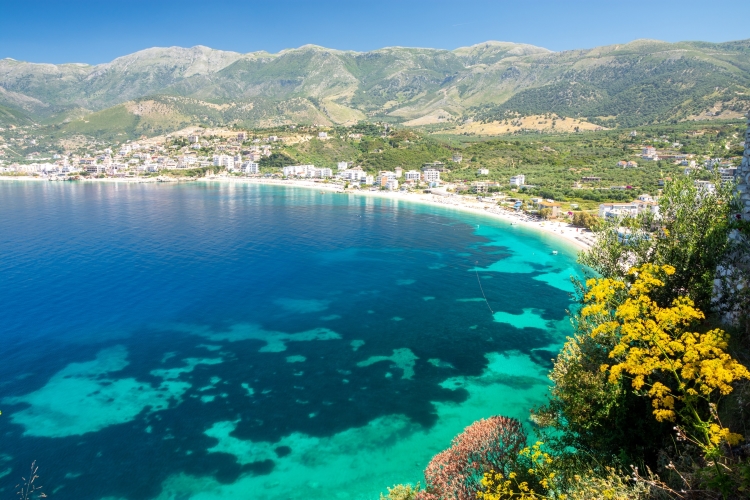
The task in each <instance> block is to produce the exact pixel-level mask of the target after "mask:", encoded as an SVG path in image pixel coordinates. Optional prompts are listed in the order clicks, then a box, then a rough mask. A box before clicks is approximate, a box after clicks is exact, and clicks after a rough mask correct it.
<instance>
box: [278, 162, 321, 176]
mask: <svg viewBox="0 0 750 500" xmlns="http://www.w3.org/2000/svg"><path fill="white" fill-rule="evenodd" d="M282 171H283V173H284V176H285V177H290V176H292V175H299V176H303V177H306V176H307V172H308V171H315V165H289V166H288V167H284V168H283V169H282Z"/></svg>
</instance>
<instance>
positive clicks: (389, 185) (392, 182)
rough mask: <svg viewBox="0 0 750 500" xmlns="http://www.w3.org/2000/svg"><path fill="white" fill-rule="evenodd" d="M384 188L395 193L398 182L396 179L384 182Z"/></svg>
mask: <svg viewBox="0 0 750 500" xmlns="http://www.w3.org/2000/svg"><path fill="white" fill-rule="evenodd" d="M385 188H386V189H388V190H390V191H395V190H397V189H398V181H397V180H396V179H393V180H390V181H388V182H386V184H385Z"/></svg>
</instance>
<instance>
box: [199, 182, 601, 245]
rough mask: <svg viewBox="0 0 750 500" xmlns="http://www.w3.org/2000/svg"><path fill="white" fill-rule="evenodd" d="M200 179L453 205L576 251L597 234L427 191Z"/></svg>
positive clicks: (451, 206) (446, 205)
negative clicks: (532, 231)
mask: <svg viewBox="0 0 750 500" xmlns="http://www.w3.org/2000/svg"><path fill="white" fill-rule="evenodd" d="M198 182H236V183H242V184H266V185H273V186H286V187H298V188H304V189H317V190H319V191H328V192H332V193H342V194H348V195H355V196H371V197H378V198H387V199H391V200H398V201H406V202H411V203H420V204H422V205H431V206H438V207H442V208H451V209H454V210H458V211H461V212H466V213H471V214H474V215H483V216H486V217H490V218H492V219H495V220H501V221H503V222H507V223H509V224H511V225H513V226H519V227H523V228H526V229H532V230H535V231H537V232H539V233H542V234H545V235H549V236H553V237H555V238H556V239H557V240H558V241H561V242H563V243H565V244H568V245H569V246H571V247H573V248H574V249H575V250H576V252H582V251H586V250H588V249H589V248H591V246H592V244H593V243H594V236H593V233H591V232H590V231H585V230H577V228H574V227H572V226H571V225H570V224H567V223H562V222H550V221H539V220H534V219H531V218H529V217H528V216H525V215H524V214H519V213H515V212H510V211H508V210H505V209H503V208H500V207H499V206H497V205H488V204H486V203H482V202H480V201H477V200H468V199H456V198H453V197H444V196H440V195H434V194H425V193H402V192H394V191H369V190H346V191H345V190H343V189H342V188H341V186H338V185H336V184H325V183H322V182H314V181H305V180H271V179H259V178H252V177H207V178H202V179H198Z"/></svg>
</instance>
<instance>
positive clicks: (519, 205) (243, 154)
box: [0, 126, 744, 219]
mask: <svg viewBox="0 0 750 500" xmlns="http://www.w3.org/2000/svg"><path fill="white" fill-rule="evenodd" d="M367 132H369V135H370V136H375V137H377V136H380V137H378V138H379V139H382V138H387V136H388V133H389V130H388V127H385V129H384V131H383V132H380V131H379V129H377V128H376V129H375V130H373V129H372V127H371V128H370V129H368V130H367V131H365V133H362V132H360V131H344V132H342V131H340V130H339V131H338V134H339V136H338V137H336V136H335V135H334V134H335V133H336V132H335V131H331V130H328V131H324V130H320V129H319V127H299V129H298V127H295V126H288V127H286V128H284V129H280V130H278V131H276V132H275V133H271V134H268V135H265V134H261V135H259V134H258V133H257V132H255V133H253V132H250V131H232V130H229V129H218V130H206V129H202V128H201V127H192V128H191V129H188V130H186V131H182V132H176V133H173V134H170V135H166V136H162V137H155V138H147V137H145V136H142V137H141V138H140V139H138V140H126V141H124V142H120V143H116V144H107V143H106V142H105V141H101V140H100V141H94V140H89V141H88V143H86V144H85V145H84V146H82V145H81V144H78V145H77V146H71V147H70V148H69V149H64V150H59V149H58V151H56V152H53V153H52V154H49V155H44V154H43V153H42V152H40V151H31V152H29V153H27V154H26V155H25V156H24V158H23V160H21V161H14V162H12V163H6V162H5V161H4V160H3V156H5V157H7V156H11V154H9V153H13V152H16V155H15V156H16V157H18V153H17V152H18V151H19V150H22V149H21V148H19V146H22V147H26V148H27V149H28V148H31V149H34V146H36V145H37V141H42V140H43V139H44V138H35V137H34V136H33V135H32V134H30V133H28V132H22V131H21V130H18V129H15V130H14V129H9V130H5V129H3V130H0V134H2V133H5V134H7V135H12V138H9V139H8V140H5V139H4V138H3V137H2V135H0V175H1V176H5V177H31V178H37V179H45V180H50V181H53V180H100V179H102V180H117V179H120V180H124V181H136V182H171V181H179V180H195V179H198V178H212V179H215V178H227V179H248V180H251V179H256V180H257V179H263V180H268V181H273V180H275V181H287V182H294V181H301V180H304V181H308V182H316V183H323V184H327V185H329V186H330V187H334V186H335V187H337V188H338V189H341V190H369V191H388V192H399V193H422V192H428V193H430V194H432V195H434V196H439V197H443V198H445V199H446V201H447V198H449V197H461V198H467V199H474V198H476V199H477V200H479V201H481V202H482V205H483V206H484V207H490V206H495V205H499V206H501V207H503V208H505V209H507V210H512V211H523V212H525V213H527V214H529V215H533V216H538V217H541V218H544V219H573V217H574V215H575V214H576V212H579V211H587V212H589V213H591V214H592V215H596V216H598V217H601V218H603V217H614V216H623V215H631V216H632V215H637V214H638V213H641V212H642V211H644V210H651V209H653V207H654V206H656V199H657V198H658V193H659V189H660V188H662V187H663V185H664V182H667V181H668V180H669V179H670V178H671V177H669V176H664V177H663V178H660V179H658V181H657V183H656V186H653V188H655V189H644V188H643V186H642V187H641V188H638V187H634V186H632V185H629V184H619V185H618V184H615V185H610V186H607V187H603V186H602V183H603V178H602V177H601V176H598V175H581V176H580V178H579V179H578V180H576V181H573V182H572V186H571V188H570V189H573V190H576V191H577V193H581V194H582V195H584V199H583V200H573V199H565V198H566V197H563V196H559V195H557V196H556V193H549V192H547V191H549V190H548V189H546V188H545V187H544V186H537V185H535V184H532V183H527V174H526V173H521V172H518V173H514V174H513V175H508V176H507V177H506V178H505V179H501V178H500V179H499V178H498V176H497V175H492V174H494V173H496V172H495V171H494V170H493V169H490V168H488V166H487V165H482V164H481V163H480V164H478V165H477V168H475V169H473V170H471V171H467V170H466V168H467V167H466V165H467V164H473V163H474V162H471V161H470V160H469V161H467V160H468V159H466V160H465V159H464V155H463V154H462V151H460V150H457V151H453V152H452V153H451V154H450V156H449V157H448V158H447V159H446V160H444V161H440V160H436V159H435V160H433V161H428V162H423V163H422V164H421V165H419V166H415V165H413V163H412V164H411V165H409V166H408V167H407V165H406V164H404V165H403V166H395V167H394V168H392V169H387V170H386V169H376V168H373V166H371V165H367V166H363V165H360V164H355V162H354V161H352V159H351V158H341V157H339V158H337V159H335V158H334V159H329V158H326V159H325V160H324V161H325V163H326V165H325V166H320V165H315V164H313V163H307V164H294V163H293V161H292V157H291V156H289V155H288V154H285V153H284V151H287V150H288V149H289V148H290V147H294V146H295V145H299V144H300V143H308V144H325V143H328V141H332V140H334V139H338V140H339V142H341V141H349V142H351V143H359V142H361V141H363V140H368V137H367V135H368V134H367ZM690 134H692V135H696V133H695V132H691V133H690ZM627 139H628V140H629V141H631V142H632V143H633V144H634V146H632V147H631V149H632V148H637V149H634V150H633V152H632V153H631V154H630V155H629V157H630V158H629V159H622V160H619V161H617V162H613V165H612V167H613V168H617V169H622V171H624V172H636V171H639V170H641V171H642V170H644V169H649V168H651V167H650V165H660V166H662V167H663V166H664V164H665V162H666V163H667V164H669V165H671V166H672V169H673V172H674V173H672V175H686V176H694V177H695V181H694V182H695V183H696V185H700V186H702V187H703V188H705V189H713V186H714V182H715V180H714V179H713V178H714V177H715V178H716V179H719V180H720V181H721V182H732V181H733V180H734V178H735V175H736V172H737V166H738V165H739V162H740V160H741V157H739V156H734V157H728V158H723V157H717V156H715V155H711V154H703V155H701V154H699V153H694V152H683V151H684V150H685V148H684V147H683V144H681V143H679V142H674V141H670V140H669V139H668V138H667V136H665V135H661V136H658V137H651V138H650V139H648V140H647V141H644V143H643V144H641V145H640V146H637V142H636V141H637V140H638V132H637V131H635V130H633V131H631V132H629V133H628V134H627ZM414 140H415V139H414V138H413V137H412V141H414ZM404 142H405V143H409V142H410V141H409V140H408V139H406V140H405V141H404ZM657 145H658V146H659V147H658V148H657V147H656V146H657ZM735 147H737V148H743V147H744V143H743V142H740V141H738V142H737V144H735ZM681 149H682V150H683V151H681ZM726 149H729V147H726V148H725V150H726ZM542 151H543V152H554V151H555V150H554V149H552V148H550V147H548V146H544V147H543V148H542ZM374 153H375V154H377V153H378V150H377V149H375V150H374ZM329 156H330V155H329ZM405 163H406V162H405ZM519 163H520V161H519ZM471 168H473V167H471ZM518 170H520V169H518V168H517V169H516V171H518ZM571 170H572V169H571ZM584 170H590V169H584V168H581V169H579V171H584ZM459 171H460V172H461V177H464V178H457V174H456V172H459ZM467 177H469V178H467ZM638 189H640V190H641V191H643V192H636V193H635V194H633V195H631V196H630V198H629V200H628V195H627V193H629V192H632V191H634V190H636V191H637V190H638ZM587 191H593V192H596V193H602V192H605V191H606V192H609V193H610V194H609V195H607V194H604V200H602V201H604V202H603V203H599V204H598V206H597V205H596V204H595V203H590V202H587V201H586V200H585V194H586V192H587ZM618 193H619V194H618ZM561 198H563V199H561ZM607 198H609V201H607Z"/></svg>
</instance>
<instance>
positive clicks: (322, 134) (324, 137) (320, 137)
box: [318, 132, 328, 140]
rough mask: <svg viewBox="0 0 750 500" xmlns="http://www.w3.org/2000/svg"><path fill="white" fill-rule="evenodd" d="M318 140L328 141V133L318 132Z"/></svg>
mask: <svg viewBox="0 0 750 500" xmlns="http://www.w3.org/2000/svg"><path fill="white" fill-rule="evenodd" d="M318 139H321V140H325V139H328V133H327V132H318Z"/></svg>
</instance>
